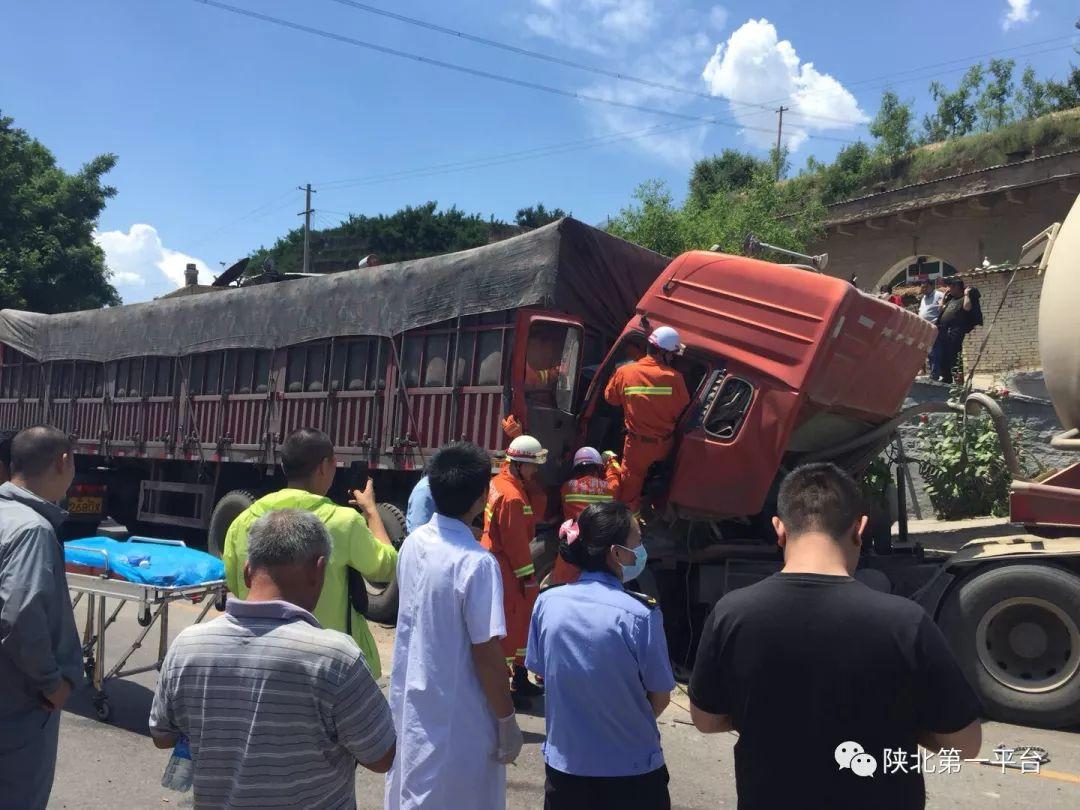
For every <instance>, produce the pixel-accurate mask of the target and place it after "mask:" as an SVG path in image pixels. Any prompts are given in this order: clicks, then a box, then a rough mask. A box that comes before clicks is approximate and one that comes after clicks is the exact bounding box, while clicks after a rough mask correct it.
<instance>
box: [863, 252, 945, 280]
mask: <svg viewBox="0 0 1080 810" xmlns="http://www.w3.org/2000/svg"><path fill="white" fill-rule="evenodd" d="M955 275H956V268H955V267H953V266H952V265H951V264H949V262H947V261H946V260H945V259H942V258H941V257H940V256H931V255H927V254H922V255H919V256H908V257H907V258H905V259H901V260H900V261H898V262H896V264H894V265H893V266H892V267H890V268H889V269H888V270H886V271H885V273H884V274H883V275H882V276H881V279H880V280H879V281H878V286H888V287H890V288H891V287H894V286H897V285H900V286H907V285H909V284H916V283H918V280H919V277H920V276H926V277H927V278H930V279H939V278H944V277H945V276H955Z"/></svg>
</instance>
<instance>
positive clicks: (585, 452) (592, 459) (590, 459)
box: [574, 447, 604, 467]
mask: <svg viewBox="0 0 1080 810" xmlns="http://www.w3.org/2000/svg"><path fill="white" fill-rule="evenodd" d="M585 464H595V465H596V466H597V467H602V466H603V464H604V459H602V458H601V457H600V451H599V450H597V449H596V448H595V447H582V448H581V449H579V450H578V451H577V452H576V453H574V466H575V467H580V466H583V465H585Z"/></svg>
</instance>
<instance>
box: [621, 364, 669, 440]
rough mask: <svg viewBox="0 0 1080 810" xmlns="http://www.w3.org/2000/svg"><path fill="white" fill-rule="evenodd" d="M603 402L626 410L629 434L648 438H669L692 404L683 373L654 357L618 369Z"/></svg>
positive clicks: (625, 417)
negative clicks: (662, 363) (684, 412)
mask: <svg viewBox="0 0 1080 810" xmlns="http://www.w3.org/2000/svg"><path fill="white" fill-rule="evenodd" d="M604 399H606V400H607V401H608V402H609V403H610V404H612V405H616V406H618V407H620V408H622V409H623V414H624V420H625V423H626V431H627V432H628V433H632V434H634V435H635V436H643V437H645V438H649V439H664V438H667V437H668V436H670V435H671V433H672V431H674V430H675V423H676V422H677V421H678V419H679V416H680V414H682V412H683V410H684V409H685V408H686V406H687V405H688V404H690V395H689V393H687V390H686V382H685V381H684V380H683V376H682V374H680V373H679V372H678V371H676V370H675V369H673V368H671V367H669V366H664V365H661V364H660V363H658V362H657V361H656V360H655V359H654V358H652V357H643V358H641V359H640V360H638V361H636V362H634V363H627V364H626V365H624V366H620V367H619V368H617V369H615V373H614V374H612V375H611V379H610V380H608V384H607V387H606V388H605V389H604Z"/></svg>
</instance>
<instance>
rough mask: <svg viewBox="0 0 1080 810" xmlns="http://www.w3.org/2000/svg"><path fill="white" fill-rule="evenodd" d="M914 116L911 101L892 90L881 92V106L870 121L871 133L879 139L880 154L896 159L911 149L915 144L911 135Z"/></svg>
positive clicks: (877, 145)
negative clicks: (903, 98) (904, 99)
mask: <svg viewBox="0 0 1080 810" xmlns="http://www.w3.org/2000/svg"><path fill="white" fill-rule="evenodd" d="M913 118H914V113H912V111H911V102H910V101H901V100H900V97H899V96H898V95H896V93H894V92H893V91H892V90H886V91H885V92H884V93H882V94H881V106H880V107H878V111H877V115H876V116H874V120H873V121H872V122H870V134H871V135H873V136H874V138H875V139H876V140H877V144H876V146H875V148H876V149H877V151H878V153H879V154H881V155H883V156H884V157H886V158H888V159H889V160H894V159H896V158H898V157H900V156H901V155H903V154H906V153H907V152H909V151H911V148H912V147H913V146H914V145H915V141H914V138H913V137H912V135H911V121H912V119H913Z"/></svg>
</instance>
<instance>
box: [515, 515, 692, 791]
mask: <svg viewBox="0 0 1080 810" xmlns="http://www.w3.org/2000/svg"><path fill="white" fill-rule="evenodd" d="M572 534H573V533H572V532H571V536H572ZM559 553H560V555H561V556H562V557H563V559H565V560H566V561H567V562H569V563H572V564H573V565H575V566H577V567H578V568H580V569H581V571H582V574H581V578H580V579H579V580H578V581H577V582H573V583H570V584H567V585H559V586H554V587H552V588H548V589H547V590H546V591H544V592H543V593H542V594H540V597H539V599H538V600H537V602H536V607H535V609H534V610H533V614H532V622H531V625H530V627H529V643H528V653H527V656H526V667H527V668H528V669H530V670H532V671H533V672H535V673H537V674H538V675H542V676H543V678H544V684H545V687H546V689H547V696H546V699H545V700H546V710H545V715H546V722H547V741H546V742H545V743H544V761H545V763H546V765H547V783H546V785H545V801H544V807H545V808H546V810H576V808H583V809H584V808H588V810H604V808H609V807H610V808H620V809H621V808H627V807H633V808H635V810H668V808H670V807H671V799H670V798H669V795H668V787H667V785H668V772H667V767H666V766H665V765H664V752H663V750H662V749H661V747H660V731H659V729H658V728H657V726H656V718H657V717H658V716H659V715H660V713H661V712H662V711H663V710H664V708H665V707H666V706H667V705H668V702H669V701H670V699H671V690H672V689H674V688H675V678H674V676H673V675H672V672H671V663H670V662H669V660H668V652H667V641H666V640H665V638H664V623H663V618H662V616H661V614H660V610H659V608H657V606H656V602H655V600H653V599H651V598H649V597H647V596H644V595H642V594H636V593H633V592H631V591H627V590H626V589H625V588H624V587H623V584H622V583H624V582H629V581H630V580H632V579H634V578H635V577H637V576H638V575H639V574H640V573H641V571H642V569H643V568H644V567H645V558H646V553H645V547H644V546H642V545H641V531H640V529H639V527H638V524H637V521H635V520H634V519H633V516H632V515H631V513H630V509H629V508H628V507H627V506H626V505H625V504H623V503H619V502H609V503H598V504H593V505H592V506H590V507H589V508H587V509H586V510H585V511H584V512H583V513H582V514H581V516H580V517H579V518H578V521H577V538H576V539H573V540H564V542H563V544H562V546H561V547H560V549H559Z"/></svg>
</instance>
